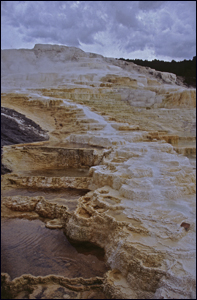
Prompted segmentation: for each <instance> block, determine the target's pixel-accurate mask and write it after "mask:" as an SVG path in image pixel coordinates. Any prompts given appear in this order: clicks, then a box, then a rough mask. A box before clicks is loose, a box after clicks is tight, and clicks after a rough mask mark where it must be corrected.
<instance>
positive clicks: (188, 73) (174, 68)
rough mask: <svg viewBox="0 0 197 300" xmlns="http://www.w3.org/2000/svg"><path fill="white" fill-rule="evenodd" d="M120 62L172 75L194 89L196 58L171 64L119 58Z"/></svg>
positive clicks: (159, 61)
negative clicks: (123, 61) (180, 78)
mask: <svg viewBox="0 0 197 300" xmlns="http://www.w3.org/2000/svg"><path fill="white" fill-rule="evenodd" d="M119 59H120V60H125V61H128V62H133V63H135V64H136V65H140V66H143V67H150V68H152V69H155V70H157V71H161V72H169V73H174V74H176V75H177V76H181V77H182V78H183V83H184V84H185V85H187V86H188V87H196V56H194V57H193V59H192V60H186V59H184V60H183V61H179V62H177V61H175V60H172V61H171V62H168V61H163V60H157V59H154V60H152V61H148V60H142V59H124V58H119Z"/></svg>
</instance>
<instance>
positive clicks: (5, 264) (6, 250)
mask: <svg viewBox="0 0 197 300" xmlns="http://www.w3.org/2000/svg"><path fill="white" fill-rule="evenodd" d="M91 247H92V248H91ZM91 247H89V248H88V246H87V247H86V246H79V247H78V248H76V247H75V246H74V245H71V243H70V242H69V241H68V239H67V238H66V236H65V235H64V233H63V231H62V230H57V229H55V230H50V229H48V228H46V227H45V224H44V223H43V222H41V221H40V220H34V221H29V220H25V219H9V220H8V219H2V222H1V271H2V272H6V273H8V274H9V275H10V276H11V279H13V278H15V277H18V276H21V275H22V274H32V275H34V276H46V275H49V274H55V275H61V276H66V277H70V278H71V277H84V278H89V277H93V276H103V274H104V273H105V272H106V271H107V270H108V269H107V267H106V265H105V262H104V251H103V249H101V248H99V247H95V246H94V247H93V246H91Z"/></svg>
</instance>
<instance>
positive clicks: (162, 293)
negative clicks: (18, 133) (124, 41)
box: [1, 45, 196, 299]
mask: <svg viewBox="0 0 197 300" xmlns="http://www.w3.org/2000/svg"><path fill="white" fill-rule="evenodd" d="M14 51H15V50H13V51H11V52H9V53H8V52H7V53H6V52H5V51H4V52H3V60H4V61H3V67H2V70H3V75H2V78H3V80H2V86H3V94H2V105H3V106H4V107H6V108H9V109H14V110H15V111H17V112H19V113H21V114H25V116H26V117H27V118H29V119H31V120H33V121H34V122H35V123H36V124H39V126H40V127H41V128H42V129H43V130H47V131H48V136H49V140H47V141H40V142H36V143H28V144H27V143H23V144H20V145H5V146H3V150H4V151H3V157H2V162H3V164H4V165H5V166H6V167H7V168H9V169H11V170H12V173H7V174H4V175H3V176H2V183H1V187H2V203H1V205H2V206H1V208H2V209H1V213H2V217H3V218H6V219H7V220H8V221H7V222H8V223H9V222H11V221H13V222H17V221H16V220H17V218H20V219H21V218H23V219H24V222H30V221H28V220H32V221H31V222H35V224H34V223H31V224H34V225H36V224H37V223H36V222H40V221H42V225H43V226H44V227H43V230H48V231H47V232H49V231H51V232H53V233H56V232H57V237H58V236H59V234H61V233H62V231H63V232H64V233H65V234H66V237H68V240H70V241H72V243H73V242H74V243H82V244H83V243H84V242H85V243H86V246H85V249H86V254H88V255H87V257H88V256H89V255H92V254H93V253H92V252H91V251H93V252H94V249H92V248H91V247H89V246H88V244H87V243H91V245H96V246H98V247H100V249H102V251H101V252H102V253H105V256H104V259H105V262H106V265H105V267H107V268H109V269H108V271H107V270H105V271H104V273H102V274H101V276H102V277H97V275H94V274H93V275H90V276H92V277H90V278H85V275H83V274H82V273H81V274H82V275H81V276H82V277H72V276H77V275H76V274H75V275H71V277H72V278H68V277H66V276H67V275H65V274H64V275H65V276H64V275H63V276H60V275H59V274H58V271H59V270H60V269H61V267H60V269H58V268H57V269H56V270H55V271H53V274H51V275H47V276H44V275H45V274H44V275H42V274H41V273H40V275H39V276H37V277H35V276H34V275H33V274H28V275H24V274H23V275H21V276H20V277H18V278H15V279H13V280H11V279H10V277H9V275H8V274H5V273H3V274H2V291H3V294H4V295H5V297H7V298H13V299H14V298H40V299H49V298H58V299H69V298H71V299H76V298H79V299H84V298H87V299H88V298H92V299H95V298H97V299H98V298H100V299H108V298H113V299H163V298H165V299H172V298H178V299H188V298H189V299H195V298H196V295H195V288H196V277H195V275H196V272H195V265H196V264H195V257H196V229H195V228H196V227H195V224H196V214H195V205H196V204H195V203H196V199H195V198H196V197H195V193H196V172H195V169H196V164H195V162H196V158H195V155H196V148H195V135H196V133H195V126H194V125H195V122H196V117H195V110H194V107H195V105H196V104H195V95H196V91H195V89H187V88H185V87H184V86H182V85H181V84H179V85H177V84H176V76H174V75H173V74H170V73H162V72H159V73H158V72H154V70H151V69H146V68H143V67H139V66H136V65H135V64H133V63H128V64H126V65H125V63H124V62H122V61H118V60H115V59H110V58H103V57H102V56H99V55H96V54H94V55H93V54H91V53H85V52H83V51H81V50H79V49H76V48H74V49H73V48H72V49H71V48H69V47H59V46H50V45H37V46H35V48H34V49H32V50H28V51H27V50H17V51H18V52H17V53H18V56H17V59H18V62H22V61H23V62H24V60H25V62H26V64H28V66H29V69H30V70H31V74H30V73H27V71H26V70H27V68H23V66H24V64H20V63H19V68H20V71H21V75H20V76H18V74H17V72H16V70H15V69H14V67H13V69H12V70H9V69H8V68H7V67H6V65H7V64H8V63H12V59H13V58H12V57H14V55H15V52H14ZM58 51H59V52H58ZM24 53H25V54H26V55H25V56H24ZM30 53H31V56H29V54H30ZM57 53H60V54H61V57H60V59H61V64H60V65H58V64H57V63H56V61H55V60H56V55H57ZM58 55H59V54H58ZM33 57H34V59H33V61H34V64H32V58H33ZM43 57H45V58H47V69H46V61H45V60H43ZM35 62H36V63H35ZM13 66H14V65H13ZM65 70H66V72H65ZM80 170H83V171H85V172H86V171H87V170H88V173H85V174H82V173H83V172H82V173H81V171H80ZM79 171H80V175H85V176H77V175H78V173H79ZM69 172H70V176H67V175H68V173H69ZM65 175H66V176H65ZM87 175H88V176H87ZM21 222H23V221H22V220H21ZM34 225H33V226H34ZM45 227H46V228H45ZM41 233H42V230H41ZM5 234H6V233H5ZM20 235H21V236H24V235H27V239H24V240H23V241H24V244H25V243H26V242H27V241H31V236H32V235H30V234H29V235H28V233H26V232H25V228H24V226H23V228H22V229H21V230H20ZM35 236H36V237H37V236H38V235H36V234H35ZM25 241H26V242H25ZM10 242H11V243H13V242H14V239H10ZM54 244H57V245H59V246H60V247H62V245H61V243H59V244H58V243H54ZM37 245H38V246H39V247H40V249H43V251H45V250H46V251H47V247H46V246H44V245H43V243H42V238H41V239H40V240H39V242H38V243H37ZM18 246H22V243H19V245H18ZM54 247H55V245H54ZM24 253H25V252H24V251H22V252H21V256H20V260H22V259H23V258H24V257H23V256H24ZM43 253H44V252H43ZM91 253H92V254H91ZM5 257H6V251H5ZM56 258H57V257H56ZM56 258H54V259H56ZM11 259H12V258H10V261H11ZM73 259H74V258H73ZM74 261H75V263H76V260H75V259H74ZM92 265H93V262H92ZM38 267H40V265H39V266H38ZM43 267H46V264H43ZM51 270H52V269H51ZM80 271H81V270H80ZM70 272H71V273H70V274H74V273H73V272H74V269H70ZM8 273H9V272H8ZM99 274H100V273H99ZM95 276H96V277H95Z"/></svg>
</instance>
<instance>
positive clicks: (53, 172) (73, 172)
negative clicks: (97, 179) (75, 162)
mask: <svg viewBox="0 0 197 300" xmlns="http://www.w3.org/2000/svg"><path fill="white" fill-rule="evenodd" d="M18 173H19V174H20V173H21V174H23V175H24V176H45V177H88V176H89V169H44V170H30V171H21V172H18Z"/></svg>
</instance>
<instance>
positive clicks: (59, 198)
mask: <svg viewBox="0 0 197 300" xmlns="http://www.w3.org/2000/svg"><path fill="white" fill-rule="evenodd" d="M87 192H89V190H78V189H62V190H60V191H58V190H52V189H40V190H34V189H10V190H6V191H1V195H2V197H8V196H29V197H35V196H43V197H44V198H45V199H46V200H47V201H49V202H52V203H56V204H59V205H66V206H67V207H68V209H69V211H70V212H73V211H74V210H75V209H76V208H77V205H78V199H79V198H80V197H81V196H84V195H85V194H86V193H87Z"/></svg>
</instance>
